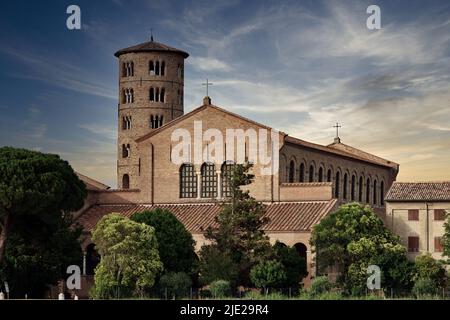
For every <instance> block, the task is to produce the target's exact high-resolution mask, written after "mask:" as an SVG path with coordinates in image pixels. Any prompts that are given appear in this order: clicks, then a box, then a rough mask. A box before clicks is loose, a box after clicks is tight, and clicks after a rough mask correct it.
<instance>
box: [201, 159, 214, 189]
mask: <svg viewBox="0 0 450 320" xmlns="http://www.w3.org/2000/svg"><path fill="white" fill-rule="evenodd" d="M201 174H202V198H214V197H216V196H217V174H216V166H215V165H214V163H204V164H203V165H202V169H201Z"/></svg>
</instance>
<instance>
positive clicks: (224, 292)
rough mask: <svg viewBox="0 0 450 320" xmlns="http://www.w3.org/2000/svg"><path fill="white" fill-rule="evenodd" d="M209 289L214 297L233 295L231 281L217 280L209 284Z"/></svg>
mask: <svg viewBox="0 0 450 320" xmlns="http://www.w3.org/2000/svg"><path fill="white" fill-rule="evenodd" d="M209 290H210V292H211V294H212V296H213V297H214V298H224V297H229V296H231V286H230V282H229V281H226V280H216V281H214V282H212V283H211V284H210V285H209Z"/></svg>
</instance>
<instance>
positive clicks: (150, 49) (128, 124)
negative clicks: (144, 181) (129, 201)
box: [114, 37, 189, 189]
mask: <svg viewBox="0 0 450 320" xmlns="http://www.w3.org/2000/svg"><path fill="white" fill-rule="evenodd" d="M114 55H115V56H116V57H117V58H118V59H119V104H118V116H119V119H118V139H117V148H118V150H117V184H118V187H119V188H120V189H136V188H139V186H138V185H137V180H138V179H137V177H138V176H139V174H140V165H141V164H140V158H139V155H138V154H137V152H136V143H135V139H137V138H139V137H141V136H143V135H145V134H147V133H149V132H150V131H152V130H155V129H158V128H159V127H161V126H163V125H164V124H166V123H168V122H170V121H172V120H173V119H175V118H177V117H179V116H181V115H183V113H184V101H183V100H184V99H183V95H184V59H186V58H187V57H188V56H189V54H188V53H186V52H184V51H181V50H178V49H175V48H172V47H169V46H167V45H165V44H162V43H158V42H155V41H153V37H152V38H151V40H150V41H149V42H145V43H141V44H138V45H135V46H132V47H129V48H125V49H121V50H119V51H117V52H116V53H115V54H114Z"/></svg>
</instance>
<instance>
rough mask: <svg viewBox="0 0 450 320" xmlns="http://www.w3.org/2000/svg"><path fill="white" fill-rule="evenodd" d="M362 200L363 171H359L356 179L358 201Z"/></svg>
mask: <svg viewBox="0 0 450 320" xmlns="http://www.w3.org/2000/svg"><path fill="white" fill-rule="evenodd" d="M363 200H364V173H360V175H359V179H358V201H359V202H360V203H362V202H363Z"/></svg>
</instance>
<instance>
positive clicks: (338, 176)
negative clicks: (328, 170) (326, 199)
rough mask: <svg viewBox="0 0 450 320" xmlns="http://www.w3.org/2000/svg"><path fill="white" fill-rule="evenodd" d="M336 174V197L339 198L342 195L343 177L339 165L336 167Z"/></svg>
mask: <svg viewBox="0 0 450 320" xmlns="http://www.w3.org/2000/svg"><path fill="white" fill-rule="evenodd" d="M334 176H335V178H334V197H335V198H338V199H339V197H340V195H341V179H342V171H341V169H340V168H339V167H338V168H337V169H336V172H335V174H334Z"/></svg>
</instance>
